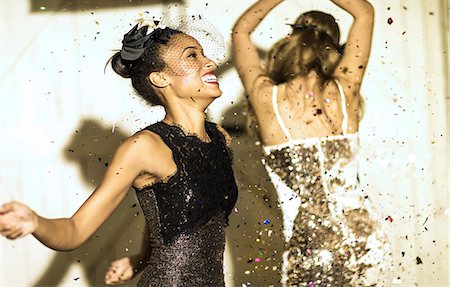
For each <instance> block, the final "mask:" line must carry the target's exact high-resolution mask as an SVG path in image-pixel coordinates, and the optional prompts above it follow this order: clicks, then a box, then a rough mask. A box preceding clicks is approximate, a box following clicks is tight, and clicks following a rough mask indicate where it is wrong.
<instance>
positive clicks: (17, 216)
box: [0, 201, 38, 239]
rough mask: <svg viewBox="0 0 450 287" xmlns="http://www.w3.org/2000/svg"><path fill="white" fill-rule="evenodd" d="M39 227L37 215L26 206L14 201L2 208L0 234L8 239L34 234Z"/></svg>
mask: <svg viewBox="0 0 450 287" xmlns="http://www.w3.org/2000/svg"><path fill="white" fill-rule="evenodd" d="M37 225H38V216H37V214H36V213H35V212H34V211H33V210H32V209H30V208H29V207H28V206H26V205H25V204H22V203H20V202H16V201H12V202H8V203H5V204H3V205H2V206H1V207H0V233H1V235H2V236H5V237H6V238H8V239H17V238H21V237H24V236H26V235H28V234H30V233H33V232H34V231H35V230H36V229H37Z"/></svg>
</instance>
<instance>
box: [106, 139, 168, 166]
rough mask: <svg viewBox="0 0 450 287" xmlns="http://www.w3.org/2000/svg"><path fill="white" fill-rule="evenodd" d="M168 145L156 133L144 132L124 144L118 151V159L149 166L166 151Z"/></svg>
mask: <svg viewBox="0 0 450 287" xmlns="http://www.w3.org/2000/svg"><path fill="white" fill-rule="evenodd" d="M164 147H166V145H165V144H164V142H163V140H162V139H161V138H160V137H159V135H157V134H156V133H154V132H151V131H148V130H143V131H140V132H138V133H136V134H134V135H132V136H130V137H129V138H127V139H126V140H124V141H123V142H122V144H121V145H120V146H119V148H118V149H117V151H116V155H115V156H116V157H124V158H127V159H129V160H133V161H135V162H136V163H142V164H145V165H147V163H148V162H149V161H153V160H154V159H155V158H157V157H158V155H159V154H160V153H161V152H162V151H163V150H164Z"/></svg>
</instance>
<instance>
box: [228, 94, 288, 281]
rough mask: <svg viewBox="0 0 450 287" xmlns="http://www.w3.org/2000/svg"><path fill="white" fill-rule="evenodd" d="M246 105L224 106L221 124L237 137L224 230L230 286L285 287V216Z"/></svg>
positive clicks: (234, 137)
mask: <svg viewBox="0 0 450 287" xmlns="http://www.w3.org/2000/svg"><path fill="white" fill-rule="evenodd" d="M241 98H244V97H241ZM245 105H246V104H245V103H244V102H239V103H236V104H235V105H233V106H232V107H231V108H230V109H228V110H227V111H225V113H224V122H223V123H222V125H223V126H224V127H225V129H226V130H227V131H228V132H229V133H230V134H231V135H232V137H233V141H232V150H233V168H234V174H235V178H236V181H237V185H238V189H239V197H238V201H237V203H236V208H235V210H234V212H233V213H232V215H231V217H230V226H229V227H228V228H227V233H226V240H227V248H228V252H229V254H230V255H231V263H232V270H230V271H231V272H232V280H231V282H232V285H231V286H244V285H243V284H245V286H281V285H280V279H281V275H280V268H281V262H282V259H281V256H282V252H283V249H284V239H283V232H282V230H283V228H282V215H281V211H280V209H279V208H278V203H277V195H276V191H275V189H274V187H273V185H272V183H271V181H270V179H269V177H268V175H267V172H266V170H265V168H264V166H263V164H262V162H261V158H262V148H261V146H260V145H258V144H257V142H258V141H259V138H258V136H257V134H256V131H255V132H249V130H248V129H247V128H246V122H247V120H246V115H247V114H248V111H247V110H246V106H245Z"/></svg>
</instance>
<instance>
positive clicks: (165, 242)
mask: <svg viewBox="0 0 450 287" xmlns="http://www.w3.org/2000/svg"><path fill="white" fill-rule="evenodd" d="M146 129H147V130H149V131H152V132H154V133H156V134H158V135H159V136H160V137H161V138H162V140H163V141H164V143H165V144H166V145H167V146H168V147H169V148H170V149H171V150H172V153H173V159H174V161H175V163H176V166H177V171H176V173H175V174H174V175H172V176H171V177H170V178H169V179H168V180H167V181H164V182H157V183H155V184H153V185H151V186H148V187H144V188H142V189H136V194H137V198H138V200H139V203H140V205H141V208H142V210H143V212H144V216H145V220H146V223H147V225H148V228H149V231H150V232H149V233H150V241H149V243H148V244H149V248H150V250H151V251H150V257H149V258H148V266H147V267H146V268H145V269H144V270H143V272H142V275H141V277H140V279H139V281H138V284H137V285H138V286H139V287H141V286H146V287H148V286H152V287H161V286H177V287H188V286H189V287H195V286H224V285H225V283H224V275H223V252H224V248H225V232H224V231H225V227H226V225H227V222H228V216H229V214H230V213H231V211H232V209H233V207H234V204H235V203H236V199H237V187H236V183H235V179H234V175H233V170H232V166H231V153H230V150H229V149H228V147H227V145H226V140H225V137H224V135H223V134H222V133H221V132H220V131H219V130H218V129H217V127H216V125H215V124H213V123H210V122H206V131H207V133H208V135H209V137H210V139H211V141H210V142H203V141H201V140H200V139H199V138H198V137H197V136H195V135H188V134H186V133H185V132H184V131H183V130H182V129H181V128H180V127H178V126H172V125H169V124H166V123H164V122H158V123H156V124H153V125H151V126H149V127H147V128H146Z"/></svg>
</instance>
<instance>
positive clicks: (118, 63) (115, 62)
mask: <svg viewBox="0 0 450 287" xmlns="http://www.w3.org/2000/svg"><path fill="white" fill-rule="evenodd" d="M111 66H112V68H113V70H114V72H116V73H117V74H119V75H120V76H122V77H124V78H130V67H129V65H127V64H126V63H125V61H124V60H123V59H122V57H121V56H120V52H117V53H116V54H114V56H112V58H111Z"/></svg>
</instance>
